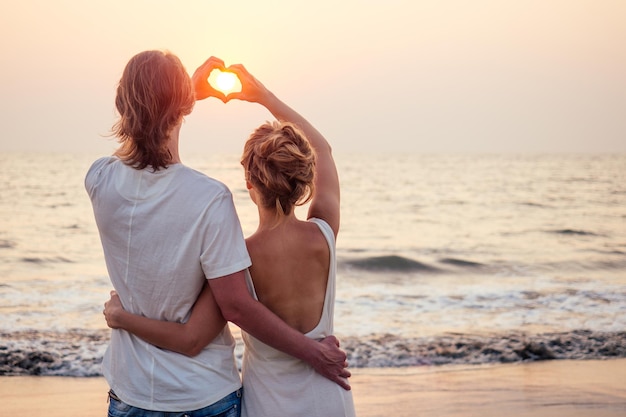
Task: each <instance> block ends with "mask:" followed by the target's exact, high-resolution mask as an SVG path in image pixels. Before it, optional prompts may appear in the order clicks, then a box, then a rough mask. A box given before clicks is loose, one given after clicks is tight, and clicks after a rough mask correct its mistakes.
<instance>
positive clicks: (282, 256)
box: [246, 219, 330, 333]
mask: <svg viewBox="0 0 626 417" xmlns="http://www.w3.org/2000/svg"><path fill="white" fill-rule="evenodd" d="M294 220H295V219H294ZM246 243H247V245H248V252H249V254H250V257H251V258H252V267H250V275H251V276H252V281H253V282H254V287H255V290H256V293H257V296H258V298H259V301H260V302H261V303H263V304H264V305H265V306H266V307H267V308H269V309H270V310H271V311H273V312H274V313H275V314H276V315H277V316H278V317H280V318H281V319H282V320H283V321H285V322H286V323H287V324H289V325H290V326H291V327H293V328H294V329H296V330H298V331H300V332H302V333H307V332H309V331H311V330H313V329H314V328H315V327H316V326H317V324H318V323H319V320H320V317H321V315H322V310H323V308H324V298H325V295H326V284H327V282H328V270H329V262H330V260H329V259H330V253H329V248H328V243H327V242H326V239H325V238H324V235H323V234H322V232H321V231H320V229H319V227H318V226H317V225H316V224H315V223H312V222H305V221H299V220H295V221H290V222H287V223H284V224H281V225H279V226H278V227H275V228H273V229H265V230H259V231H257V232H256V233H255V234H254V235H252V236H250V237H249V238H248V239H247V240H246Z"/></svg>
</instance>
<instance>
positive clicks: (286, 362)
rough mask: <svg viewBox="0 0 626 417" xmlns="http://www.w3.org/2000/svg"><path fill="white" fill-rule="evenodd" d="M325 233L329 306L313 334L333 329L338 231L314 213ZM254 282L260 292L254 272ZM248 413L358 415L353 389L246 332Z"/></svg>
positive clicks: (268, 416) (267, 416)
mask: <svg viewBox="0 0 626 417" xmlns="http://www.w3.org/2000/svg"><path fill="white" fill-rule="evenodd" d="M309 221H311V222H314V223H315V224H317V225H318V226H319V228H320V230H321V231H322V233H323V234H324V237H325V238H326V240H327V242H328V246H329V248H330V268H329V274H328V283H327V286H326V296H325V299H324V309H323V311H322V317H321V319H320V321H319V323H318V324H317V326H316V327H315V328H314V329H313V330H311V331H310V332H308V333H306V334H305V336H307V337H309V338H311V339H322V338H324V337H326V336H329V335H331V334H333V311H334V304H335V279H336V278H335V277H336V264H335V236H334V234H333V231H332V229H331V227H330V226H329V225H328V223H326V222H325V221H324V220H320V219H310V220H309ZM246 279H247V281H248V286H249V288H250V291H251V293H252V296H253V297H254V298H255V299H258V298H257V295H256V292H255V290H254V285H253V283H252V279H251V278H250V274H249V273H246ZM242 337H243V340H244V343H245V351H244V355H243V365H242V374H243V393H244V394H243V405H242V417H277V416H281V417H301V416H302V417H303V416H306V417H343V416H346V417H348V416H354V415H355V413H354V403H353V400H352V393H351V391H346V390H344V389H343V388H341V387H340V386H339V385H337V384H336V383H334V382H332V381H330V380H329V379H327V378H325V377H323V376H321V375H319V374H318V373H316V372H315V371H314V370H313V368H312V367H311V366H309V365H308V364H306V363H305V362H303V361H301V360H299V359H296V358H294V357H292V356H289V355H287V354H285V353H283V352H280V351H278V350H276V349H274V348H272V347H270V346H268V345H266V344H264V343H262V342H260V341H259V340H257V339H255V338H254V337H252V336H251V335H249V334H246V333H245V332H242Z"/></svg>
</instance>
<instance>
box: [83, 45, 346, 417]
mask: <svg viewBox="0 0 626 417" xmlns="http://www.w3.org/2000/svg"><path fill="white" fill-rule="evenodd" d="M214 69H224V63H223V62H222V61H221V60H219V59H217V58H213V57H212V58H210V59H208V60H207V61H206V62H205V63H204V64H203V65H202V66H200V67H199V68H198V69H197V70H196V71H195V73H194V75H193V77H192V78H190V77H189V75H188V74H187V73H186V71H185V69H184V67H183V65H182V64H181V62H180V60H179V59H178V58H177V57H176V56H175V55H172V54H170V53H167V52H160V51H146V52H142V53H139V54H138V55H136V56H134V57H133V58H132V59H131V60H130V61H129V62H128V64H127V66H126V68H125V70H124V72H123V75H122V78H121V80H120V83H119V86H118V88H117V95H116V99H115V104H116V107H117V110H118V111H119V114H120V118H119V120H118V121H117V123H116V124H115V125H114V127H113V132H114V134H115V135H116V136H117V138H118V140H119V142H120V144H121V145H120V147H119V148H118V150H117V151H116V152H115V155H114V156H111V157H104V158H101V159H98V160H97V161H95V162H94V163H93V165H92V166H91V168H90V169H89V171H88V173H87V175H86V178H85V187H86V189H87V192H88V194H89V196H90V198H91V201H92V205H93V210H94V215H95V219H96V223H97V226H98V230H99V233H100V238H101V241H102V246H103V249H104V255H105V261H106V265H107V270H108V272H109V275H110V278H111V281H112V283H113V286H114V288H115V291H114V292H112V297H111V299H110V300H109V301H108V302H107V303H106V304H105V311H104V313H105V317H106V320H107V324H108V325H109V327H112V328H113V329H115V330H113V331H112V334H111V342H110V345H109V347H108V349H107V351H106V353H105V357H104V360H103V373H104V376H105V377H106V379H107V381H108V383H109V385H110V387H111V391H110V394H109V398H110V404H109V416H167V417H171V416H194V417H200V416H202V417H208V416H239V415H240V413H241V414H242V415H244V416H248V417H254V416H353V415H354V405H353V402H352V396H351V394H350V391H349V385H348V383H347V380H346V378H347V377H349V376H350V373H349V372H348V371H347V369H345V368H346V366H347V363H346V355H345V352H343V351H342V350H341V349H339V343H338V342H337V340H336V339H335V338H334V337H333V336H331V333H332V331H333V330H332V323H333V305H334V291H335V289H334V286H335V239H336V236H337V233H338V230H339V181H338V177H337V171H336V168H335V164H334V161H333V158H332V154H331V149H330V146H329V145H328V143H327V142H326V140H325V139H324V137H323V136H322V135H321V134H320V133H319V132H318V131H317V130H316V129H315V128H314V127H313V126H311V124H309V123H308V122H307V121H306V120H305V119H304V118H303V117H302V116H300V115H299V114H298V113H297V112H295V111H294V110H293V109H291V108H290V107H289V106H287V105H286V104H284V103H283V102H282V101H280V100H279V99H278V98H276V97H275V96H274V95H273V94H272V93H271V92H270V91H269V90H267V89H266V88H265V87H264V86H263V85H262V84H261V83H260V82H259V81H257V80H256V79H255V78H254V77H253V76H252V75H250V74H249V73H248V72H247V70H246V69H245V68H244V67H243V66H241V65H234V66H232V67H230V68H229V70H231V71H232V72H234V73H235V74H236V75H237V76H238V77H239V79H240V81H241V84H242V90H241V92H239V93H232V94H230V95H229V96H228V97H226V96H225V95H224V94H223V93H221V92H219V91H217V90H215V89H213V88H212V87H211V86H210V84H209V83H208V81H207V78H208V76H209V74H210V73H211V71H213V70H214ZM207 97H216V98H218V99H221V100H222V101H223V102H227V101H229V100H231V99H239V100H245V101H249V102H253V103H259V104H261V105H262V106H264V107H265V108H267V110H269V111H270V113H271V114H272V115H273V116H274V117H275V118H276V119H277V121H275V122H271V123H270V122H268V123H266V124H264V125H262V126H260V127H259V128H257V129H256V130H255V131H254V132H253V133H252V135H251V136H250V138H249V139H248V141H247V142H246V144H245V147H244V152H243V156H242V160H241V163H242V165H243V167H244V171H245V181H246V186H247V188H248V190H249V193H250V198H251V199H252V201H253V202H254V203H255V204H256V205H257V207H258V212H259V226H258V229H257V231H256V232H255V233H254V234H253V235H252V236H250V237H249V238H247V239H246V240H245V241H244V239H243V233H242V230H241V226H240V224H239V220H238V218H237V214H236V212H235V208H234V205H233V201H232V195H231V193H230V191H229V190H228V189H227V188H226V186H224V185H223V184H222V183H220V182H219V181H217V180H215V179H212V178H209V177H207V176H206V175H204V174H201V173H199V172H197V171H194V170H192V169H190V168H188V167H186V166H184V165H182V163H181V161H180V158H179V153H178V140H179V133H180V128H181V125H182V122H183V118H184V116H186V115H188V114H190V113H191V111H192V109H193V106H194V104H195V101H196V100H202V99H205V98H207ZM308 201H310V208H309V212H308V220H307V221H301V220H298V219H297V218H296V216H295V214H294V208H295V206H297V205H301V204H304V203H306V202H308ZM227 321H231V322H233V323H235V324H236V325H238V326H239V327H240V328H241V329H242V333H243V337H244V341H245V345H246V348H245V353H244V360H243V369H242V377H243V386H244V387H245V392H244V393H243V400H242V389H241V387H242V383H241V379H240V376H239V373H238V370H237V368H236V364H235V360H234V346H235V342H234V339H233V337H232V335H231V333H230V330H229V328H228V326H227V325H226V322H227ZM176 352H179V353H176ZM181 353H182V354H181Z"/></svg>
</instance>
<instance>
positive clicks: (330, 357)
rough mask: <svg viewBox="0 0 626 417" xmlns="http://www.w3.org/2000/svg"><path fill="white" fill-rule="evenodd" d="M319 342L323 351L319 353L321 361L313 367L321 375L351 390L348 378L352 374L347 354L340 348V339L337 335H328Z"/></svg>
mask: <svg viewBox="0 0 626 417" xmlns="http://www.w3.org/2000/svg"><path fill="white" fill-rule="evenodd" d="M318 343H319V346H320V352H321V353H320V355H318V359H319V361H318V362H317V363H316V364H315V365H313V364H312V366H313V368H314V369H315V371H316V372H317V373H319V374H320V375H322V376H324V377H326V378H328V379H330V380H331V381H333V382H335V383H337V384H339V385H340V386H341V387H342V388H343V389H345V390H348V391H349V390H350V384H348V381H347V378H350V376H351V374H350V371H348V370H347V369H346V368H347V366H348V362H347V361H346V359H347V356H346V353H345V352H344V351H343V350H341V349H339V341H338V340H337V338H336V337H335V336H328V337H326V338H324V339H323V340H322V341H321V342H318Z"/></svg>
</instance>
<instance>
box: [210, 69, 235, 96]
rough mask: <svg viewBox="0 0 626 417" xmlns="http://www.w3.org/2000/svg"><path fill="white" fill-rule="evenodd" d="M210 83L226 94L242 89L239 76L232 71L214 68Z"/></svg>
mask: <svg viewBox="0 0 626 417" xmlns="http://www.w3.org/2000/svg"><path fill="white" fill-rule="evenodd" d="M209 83H210V84H211V86H213V88H215V89H216V90H219V91H221V92H222V93H224V94H228V93H233V92H238V91H241V82H240V81H239V77H237V75H235V74H233V73H232V72H228V71H220V70H217V69H216V70H213V71H212V72H211V74H210V75H209Z"/></svg>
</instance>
